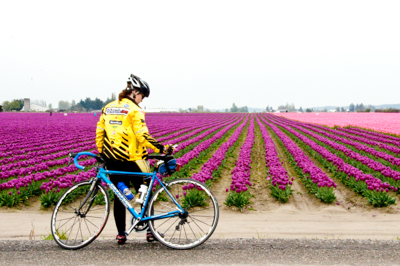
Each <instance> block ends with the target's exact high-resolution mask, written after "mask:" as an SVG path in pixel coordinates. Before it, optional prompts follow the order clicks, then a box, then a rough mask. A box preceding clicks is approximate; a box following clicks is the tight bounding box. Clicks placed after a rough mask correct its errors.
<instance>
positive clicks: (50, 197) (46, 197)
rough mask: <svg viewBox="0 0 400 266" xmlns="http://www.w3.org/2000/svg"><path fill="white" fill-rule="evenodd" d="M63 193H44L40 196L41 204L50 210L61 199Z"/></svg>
mask: <svg viewBox="0 0 400 266" xmlns="http://www.w3.org/2000/svg"><path fill="white" fill-rule="evenodd" d="M62 194H63V193H61V192H52V191H50V192H49V193H44V194H42V195H41V196H40V204H41V205H42V206H43V207H45V208H49V207H51V206H53V205H55V204H56V203H57V202H58V201H59V200H60V198H61V196H62Z"/></svg>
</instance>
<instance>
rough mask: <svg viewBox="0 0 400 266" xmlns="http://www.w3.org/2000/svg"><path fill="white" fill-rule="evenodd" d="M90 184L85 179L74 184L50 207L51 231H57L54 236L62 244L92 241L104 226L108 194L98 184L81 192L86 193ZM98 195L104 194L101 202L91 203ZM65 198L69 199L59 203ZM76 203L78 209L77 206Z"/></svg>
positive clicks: (65, 245)
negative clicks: (103, 203) (52, 220)
mask: <svg viewBox="0 0 400 266" xmlns="http://www.w3.org/2000/svg"><path fill="white" fill-rule="evenodd" d="M91 185H92V183H91V182H88V181H82V182H80V183H78V184H76V185H74V186H73V187H72V188H71V189H70V190H69V191H68V192H67V193H69V194H67V195H64V196H63V199H62V202H59V203H58V204H57V206H56V208H55V209H54V211H53V219H54V221H55V222H54V224H52V227H51V229H52V233H53V234H54V235H56V234H57V235H58V237H57V238H56V239H55V240H56V242H57V243H58V244H59V245H60V246H61V247H63V248H68V249H75V248H80V247H83V246H85V245H87V244H89V243H90V242H91V241H93V240H94V239H95V238H96V237H97V236H98V234H99V233H100V232H101V230H103V228H104V225H105V223H106V221H107V219H108V215H109V210H110V209H109V204H110V201H109V197H108V194H107V191H106V190H105V189H104V188H103V187H102V186H101V185H97V186H98V187H95V190H94V192H92V193H91V194H90V195H88V194H86V195H82V193H81V191H87V192H86V193H89V192H88V191H90V190H89V188H90V187H91ZM83 194H84V193H83ZM101 195H102V196H103V197H104V200H105V205H100V204H99V205H97V204H94V200H95V199H96V198H99V197H100V196H101ZM65 201H70V202H69V203H68V204H63V203H66V202H65ZM71 201H72V202H71ZM79 207H81V208H80V210H78V209H77V208H79ZM77 213H78V214H79V215H78V214H77ZM69 216H72V217H69ZM57 226H58V227H57ZM92 227H93V228H92ZM85 228H86V229H85Z"/></svg>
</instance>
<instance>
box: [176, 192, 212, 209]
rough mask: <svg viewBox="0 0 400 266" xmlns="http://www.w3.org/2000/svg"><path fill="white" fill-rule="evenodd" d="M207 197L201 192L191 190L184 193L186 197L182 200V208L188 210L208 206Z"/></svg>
mask: <svg viewBox="0 0 400 266" xmlns="http://www.w3.org/2000/svg"><path fill="white" fill-rule="evenodd" d="M207 199H208V195H207V193H205V192H204V191H202V190H198V189H197V188H193V189H190V190H187V191H186V196H184V197H183V199H182V208H184V209H189V208H193V207H204V206H208V202H207Z"/></svg>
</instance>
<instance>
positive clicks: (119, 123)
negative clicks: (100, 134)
mask: <svg viewBox="0 0 400 266" xmlns="http://www.w3.org/2000/svg"><path fill="white" fill-rule="evenodd" d="M110 124H111V125H122V121H115V120H110Z"/></svg>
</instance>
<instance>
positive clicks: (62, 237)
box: [42, 230, 68, 240]
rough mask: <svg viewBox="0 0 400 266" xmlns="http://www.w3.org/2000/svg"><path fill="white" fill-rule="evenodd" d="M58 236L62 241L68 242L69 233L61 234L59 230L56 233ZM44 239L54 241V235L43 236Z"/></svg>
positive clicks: (62, 232)
mask: <svg viewBox="0 0 400 266" xmlns="http://www.w3.org/2000/svg"><path fill="white" fill-rule="evenodd" d="M56 234H57V235H58V237H59V238H60V239H63V240H67V239H68V237H67V233H66V232H64V231H61V232H59V231H58V230H57V231H56ZM42 238H43V240H54V237H53V234H51V233H50V234H48V235H47V236H45V235H42Z"/></svg>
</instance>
